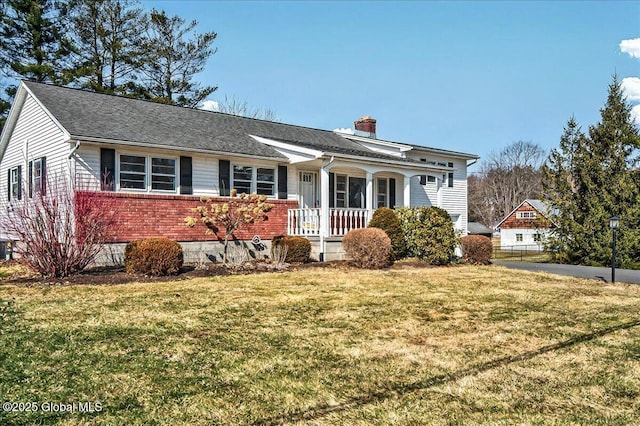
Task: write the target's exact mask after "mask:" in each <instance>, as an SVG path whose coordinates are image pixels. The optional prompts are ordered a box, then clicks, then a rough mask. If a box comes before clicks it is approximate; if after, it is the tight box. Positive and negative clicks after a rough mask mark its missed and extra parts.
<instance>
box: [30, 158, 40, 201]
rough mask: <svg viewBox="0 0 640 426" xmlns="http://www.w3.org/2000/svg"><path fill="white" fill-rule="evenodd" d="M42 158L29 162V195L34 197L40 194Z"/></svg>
mask: <svg viewBox="0 0 640 426" xmlns="http://www.w3.org/2000/svg"><path fill="white" fill-rule="evenodd" d="M42 178H43V173H42V158H38V159H37V160H33V161H32V162H31V194H32V195H35V194H38V193H40V192H42V188H43V185H42Z"/></svg>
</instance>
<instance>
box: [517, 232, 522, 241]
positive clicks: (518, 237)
mask: <svg viewBox="0 0 640 426" xmlns="http://www.w3.org/2000/svg"><path fill="white" fill-rule="evenodd" d="M516 241H517V242H519V243H521V242H522V234H516Z"/></svg>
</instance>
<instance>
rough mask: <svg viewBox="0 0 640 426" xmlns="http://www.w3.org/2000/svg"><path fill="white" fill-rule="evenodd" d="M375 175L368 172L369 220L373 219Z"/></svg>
mask: <svg viewBox="0 0 640 426" xmlns="http://www.w3.org/2000/svg"><path fill="white" fill-rule="evenodd" d="M373 204H374V203H373V173H371V172H367V210H368V211H369V212H368V213H369V214H368V215H369V219H371V217H373V209H374V207H373Z"/></svg>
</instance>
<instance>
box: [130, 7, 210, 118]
mask: <svg viewBox="0 0 640 426" xmlns="http://www.w3.org/2000/svg"><path fill="white" fill-rule="evenodd" d="M197 24H198V23H197V21H192V22H190V23H189V24H188V25H185V20H184V19H182V18H180V17H179V16H173V17H168V16H167V15H166V13H165V12H164V11H162V12H158V11H157V10H155V9H154V10H152V11H151V15H150V19H149V31H148V36H147V40H146V43H145V47H146V54H147V57H146V58H145V62H144V64H143V66H142V72H143V74H144V76H145V81H144V83H143V86H144V90H145V92H146V96H147V97H148V98H149V99H152V100H154V101H156V102H163V103H169V104H173V105H180V106H186V107H190V108H195V107H196V106H198V104H199V103H200V102H201V101H203V100H204V99H205V98H206V97H207V96H208V95H210V94H211V93H213V92H214V91H215V90H216V89H217V87H213V86H205V87H202V88H201V87H200V84H199V83H197V82H194V81H193V77H194V75H195V74H198V73H199V72H201V71H202V70H203V69H204V66H205V64H206V61H207V59H208V58H209V57H210V56H211V55H213V54H214V53H215V52H216V49H214V48H213V47H212V44H213V42H214V40H215V38H216V33H215V32H207V33H204V34H197V35H194V38H193V39H188V38H187V37H188V36H189V35H190V34H191V33H192V31H193V29H194V28H195V26H196V25H197Z"/></svg>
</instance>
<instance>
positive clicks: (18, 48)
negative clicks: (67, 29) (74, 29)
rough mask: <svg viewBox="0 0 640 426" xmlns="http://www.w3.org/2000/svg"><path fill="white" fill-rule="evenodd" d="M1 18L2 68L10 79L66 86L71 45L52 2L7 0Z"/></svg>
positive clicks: (0, 58)
mask: <svg viewBox="0 0 640 426" xmlns="http://www.w3.org/2000/svg"><path fill="white" fill-rule="evenodd" d="M2 12H3V14H2V15H1V16H0V69H1V70H2V71H3V73H4V74H5V75H6V76H8V77H10V78H25V79H29V80H34V81H38V82H49V83H50V82H53V83H64V82H65V81H64V75H65V71H66V68H67V66H68V65H69V63H68V58H69V55H70V53H71V43H70V41H69V40H68V39H67V38H66V37H65V36H64V23H63V20H62V19H60V16H59V10H58V9H57V8H56V7H55V4H54V2H53V1H52V0H8V1H6V2H5V4H4V9H3V11H2Z"/></svg>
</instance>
